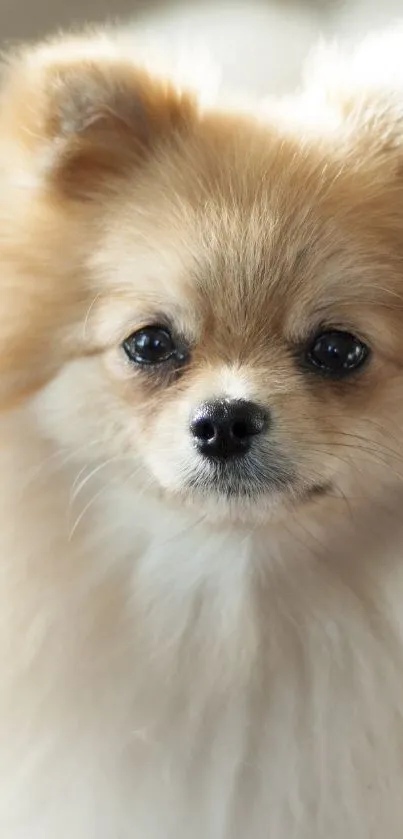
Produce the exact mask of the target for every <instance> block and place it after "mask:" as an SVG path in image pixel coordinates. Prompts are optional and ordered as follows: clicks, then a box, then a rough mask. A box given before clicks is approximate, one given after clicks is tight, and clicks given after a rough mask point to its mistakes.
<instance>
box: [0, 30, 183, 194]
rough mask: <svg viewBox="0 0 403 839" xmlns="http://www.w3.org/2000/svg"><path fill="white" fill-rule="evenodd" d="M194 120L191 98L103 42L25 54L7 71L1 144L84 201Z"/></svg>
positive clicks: (64, 43) (0, 103)
mask: <svg viewBox="0 0 403 839" xmlns="http://www.w3.org/2000/svg"><path fill="white" fill-rule="evenodd" d="M195 114H196V106H195V102H194V99H193V98H192V96H191V95H190V94H188V93H184V92H182V90H181V89H180V88H178V87H177V86H175V85H174V84H173V83H172V82H170V81H169V80H167V79H158V78H154V76H153V74H150V73H149V72H148V71H147V70H145V69H144V68H143V66H142V65H141V64H140V65H137V64H136V62H135V61H134V60H133V58H132V56H131V55H130V53H129V52H128V50H127V48H126V49H124V45H123V44H122V43H120V42H119V40H118V39H116V41H114V40H113V38H111V39H109V38H108V37H107V36H103V35H100V36H95V37H92V38H78V39H67V40H66V39H60V40H56V41H53V42H51V43H49V44H45V45H40V46H39V47H36V48H32V49H29V50H23V51H20V52H19V53H17V54H14V55H12V56H11V57H10V58H9V59H8V60H7V62H6V64H5V67H4V73H3V80H2V91H1V100H0V126H1V134H2V141H1V142H2V145H3V146H4V143H5V144H7V143H8V144H10V145H11V144H13V145H14V151H13V152H12V155H15V149H16V148H17V149H18V152H19V160H18V165H19V166H22V167H23V168H30V171H31V173H32V170H33V169H34V174H35V175H36V176H41V175H44V176H45V177H47V178H48V179H50V180H52V181H53V182H55V181H57V183H58V184H59V185H62V186H63V188H64V189H65V190H67V191H69V192H70V193H72V194H74V196H75V197H84V196H85V197H89V196H90V195H91V193H92V190H93V189H94V188H98V187H97V180H98V179H100V180H98V186H99V183H100V182H102V183H103V182H104V181H105V177H104V176H105V175H108V176H110V175H111V173H112V172H114V173H115V174H116V175H118V174H119V173H122V175H123V174H125V173H126V174H127V171H128V169H127V167H128V165H129V166H130V163H132V164H133V165H136V164H138V163H140V162H141V161H142V160H144V159H145V158H146V156H147V155H149V154H150V153H151V152H152V150H153V149H154V148H155V147H156V146H157V145H159V144H161V143H163V142H165V141H166V140H167V139H168V138H172V137H173V136H174V135H178V134H181V133H183V132H184V131H186V128H187V127H188V126H189V125H190V124H191V122H192V120H193V118H194V117H195ZM2 158H3V159H4V158H5V155H2ZM24 164H25V166H24Z"/></svg>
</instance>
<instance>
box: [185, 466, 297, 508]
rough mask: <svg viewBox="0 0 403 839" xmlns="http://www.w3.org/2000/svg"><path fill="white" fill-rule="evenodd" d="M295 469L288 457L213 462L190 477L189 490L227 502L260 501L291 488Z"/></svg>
mask: <svg viewBox="0 0 403 839" xmlns="http://www.w3.org/2000/svg"><path fill="white" fill-rule="evenodd" d="M295 480H296V474H295V470H294V469H293V467H292V466H291V464H290V463H289V462H288V461H287V460H286V459H285V458H277V459H276V461H273V460H272V459H270V460H268V459H267V460H266V459H265V458H260V457H258V456H257V455H255V456H250V455H245V456H243V457H242V458H238V459H230V460H218V459H217V460H216V461H210V462H209V463H208V464H206V463H202V464H201V467H200V468H199V469H198V470H197V472H195V473H194V474H193V475H191V476H190V477H189V479H188V481H187V487H188V489H189V490H191V491H193V492H197V493H198V494H201V495H209V496H211V495H212V494H215V495H216V496H220V497H224V498H227V499H235V498H240V499H242V498H245V499H246V498H248V499H253V498H258V497H261V496H263V495H270V494H278V493H280V492H286V491H287V490H289V489H291V488H292V486H293V485H294V483H295Z"/></svg>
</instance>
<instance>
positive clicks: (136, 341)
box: [123, 326, 177, 364]
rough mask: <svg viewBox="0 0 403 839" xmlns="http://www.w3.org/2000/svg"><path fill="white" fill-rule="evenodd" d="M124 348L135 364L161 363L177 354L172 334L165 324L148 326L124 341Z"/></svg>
mask: <svg viewBox="0 0 403 839" xmlns="http://www.w3.org/2000/svg"><path fill="white" fill-rule="evenodd" d="M123 349H124V351H125V353H126V355H127V357H128V358H129V359H130V361H133V362H134V363H135V364H161V363H163V362H164V361H168V360H169V359H170V358H172V357H173V356H175V355H176V354H177V348H176V346H175V343H174V340H173V338H172V335H171V334H170V332H169V331H168V329H166V328H165V327H163V326H146V327H144V329H139V330H138V332H133V334H132V335H130V336H129V337H128V338H126V340H125V341H124V342H123Z"/></svg>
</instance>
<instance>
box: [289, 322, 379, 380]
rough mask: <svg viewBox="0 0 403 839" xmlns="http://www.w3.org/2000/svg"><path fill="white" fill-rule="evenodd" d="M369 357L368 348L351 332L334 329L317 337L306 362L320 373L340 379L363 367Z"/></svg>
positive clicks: (309, 349) (309, 350)
mask: <svg viewBox="0 0 403 839" xmlns="http://www.w3.org/2000/svg"><path fill="white" fill-rule="evenodd" d="M368 355H369V349H368V347H367V346H366V344H364V343H363V342H362V341H360V339H359V338H356V337H355V336H354V335H352V334H351V333H350V332H343V331H342V330H336V329H333V330H330V331H329V332H322V333H320V334H319V335H317V336H316V337H315V339H314V341H313V342H312V344H311V345H310V346H309V347H308V350H307V352H306V356H305V360H306V362H307V363H308V364H309V365H310V367H313V368H315V369H317V370H318V371H319V372H322V373H324V374H325V375H327V376H331V377H333V378H335V379H340V378H344V377H346V376H348V375H349V374H350V373H352V372H353V371H354V370H357V369H358V368H359V367H361V366H362V365H363V364H364V362H365V361H366V360H367V358H368Z"/></svg>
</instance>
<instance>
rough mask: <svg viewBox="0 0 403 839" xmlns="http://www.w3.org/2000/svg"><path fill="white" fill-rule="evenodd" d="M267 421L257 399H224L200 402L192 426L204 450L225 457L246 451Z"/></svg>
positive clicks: (192, 430) (205, 453) (208, 454)
mask: <svg viewBox="0 0 403 839" xmlns="http://www.w3.org/2000/svg"><path fill="white" fill-rule="evenodd" d="M267 422H268V416H267V414H266V412H265V411H263V410H262V408H260V407H259V405H255V403H254V402H247V401H246V400H243V399H239V400H235V399H234V400H232V399H222V400H217V401H214V402H205V403H204V405H200V407H199V408H198V410H197V411H196V413H195V415H194V417H193V420H192V422H191V424H190V430H191V432H192V434H193V437H194V439H195V442H196V445H197V448H198V450H199V451H200V452H201V454H204V455H207V456H208V457H214V458H221V459H223V460H224V459H226V458H228V457H237V456H239V455H241V454H245V452H247V451H248V450H249V449H250V446H251V441H252V438H253V437H255V436H256V435H257V434H261V433H262V431H264V430H265V428H266V427H267Z"/></svg>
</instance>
